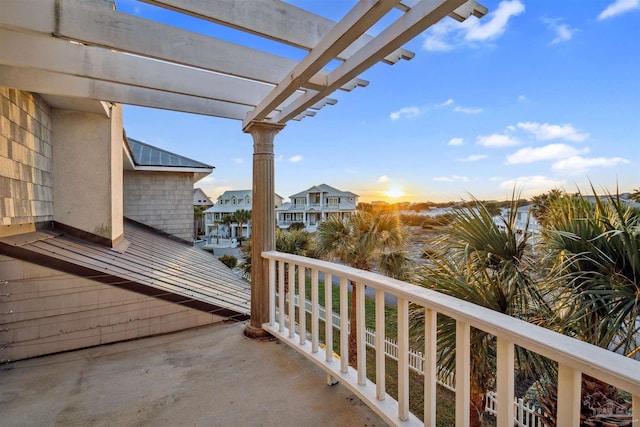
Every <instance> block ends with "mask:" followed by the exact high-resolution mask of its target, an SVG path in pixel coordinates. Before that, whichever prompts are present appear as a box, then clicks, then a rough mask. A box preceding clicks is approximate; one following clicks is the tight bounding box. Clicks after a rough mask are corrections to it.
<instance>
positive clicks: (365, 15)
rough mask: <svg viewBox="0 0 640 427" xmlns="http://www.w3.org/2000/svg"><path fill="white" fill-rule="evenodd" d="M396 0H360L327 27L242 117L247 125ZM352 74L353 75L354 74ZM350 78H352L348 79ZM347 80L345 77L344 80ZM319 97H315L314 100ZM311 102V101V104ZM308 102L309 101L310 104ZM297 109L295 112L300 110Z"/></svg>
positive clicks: (332, 55)
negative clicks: (311, 46) (281, 77)
mask: <svg viewBox="0 0 640 427" xmlns="http://www.w3.org/2000/svg"><path fill="white" fill-rule="evenodd" d="M397 3H398V0H361V1H360V2H359V3H358V4H356V5H355V6H354V8H353V9H351V10H350V11H349V12H348V13H347V15H345V17H344V18H343V19H342V20H341V21H340V22H338V23H337V24H336V25H335V26H334V27H333V28H332V29H331V31H329V32H328V33H327V34H326V35H325V36H324V37H323V38H322V40H321V41H320V42H318V44H317V45H316V46H315V47H314V48H313V49H312V50H311V52H309V54H308V55H307V56H306V57H305V58H304V59H303V60H302V61H300V62H299V63H298V64H297V65H296V66H295V67H294V68H293V69H292V70H291V72H290V73H289V74H288V75H287V76H286V77H285V78H284V79H283V80H282V81H281V82H280V83H279V84H278V86H276V88H275V89H274V90H273V91H271V93H270V94H269V95H267V96H266V97H265V98H264V100H263V101H262V102H260V104H259V105H258V106H257V107H256V108H255V109H254V110H252V111H251V112H250V113H249V114H248V115H247V117H246V118H245V119H244V121H243V123H242V126H243V128H246V127H247V126H248V125H249V123H251V122H252V121H260V120H264V119H265V118H266V117H267V116H268V115H269V114H270V113H271V112H272V111H273V109H274V108H275V107H276V106H278V105H280V104H281V103H282V102H283V101H284V100H285V99H286V98H287V97H288V96H290V95H291V94H292V93H293V92H294V91H295V88H296V87H299V86H301V85H303V84H304V82H305V81H307V80H308V79H309V78H310V77H311V76H313V75H315V74H316V73H317V72H318V71H319V70H321V69H322V67H324V66H325V64H327V63H328V62H330V61H331V60H332V59H333V58H335V56H336V55H337V54H338V53H340V52H342V51H343V50H344V49H345V48H346V47H347V46H349V45H350V44H351V43H352V42H353V41H354V40H355V39H356V38H358V37H360V36H361V35H362V34H363V33H364V32H365V31H367V29H369V27H371V26H372V25H373V24H374V23H376V22H377V21H378V20H379V19H380V18H382V17H383V16H384V15H385V14H386V13H387V12H388V11H389V10H390V9H391V8H393V7H394V6H395V5H396V4H397ZM354 77H355V76H354ZM349 80H351V79H349ZM347 81H348V80H345V81H344V82H345V83H346V82H347ZM318 100H319V99H315V100H314V102H313V103H315V102H317V101H318ZM313 103H311V104H313ZM311 104H310V105H311ZM301 112H302V110H299V111H298V112H297V114H295V115H296V116H297V115H298V114H299V113H301Z"/></svg>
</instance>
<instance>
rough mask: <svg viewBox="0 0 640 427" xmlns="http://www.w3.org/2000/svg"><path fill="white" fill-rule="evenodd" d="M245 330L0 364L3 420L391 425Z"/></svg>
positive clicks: (282, 348) (289, 352)
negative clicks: (244, 331) (250, 336)
mask: <svg viewBox="0 0 640 427" xmlns="http://www.w3.org/2000/svg"><path fill="white" fill-rule="evenodd" d="M243 329H244V324H240V323H219V324H216V325H211V326H207V327H201V328H197V329H191V330H187V331H182V332H177V333H172V334H167V335H162V336H157V337H151V338H145V339H140V340H135V341H128V342H123V343H116V344H109V345H103V346H98V347H93V348H89V349H84V350H77V351H72V352H67V353H61V354H56V355H52V356H44V357H38V358H34V359H29V360H24V361H17V362H12V363H9V364H5V365H0V414H2V415H1V416H0V417H1V421H0V424H2V425H10V426H53V425H64V426H79V425H83V426H107V425H111V426H178V425H181V426H301V425H304V426H309V427H311V426H383V425H386V424H385V423H384V421H383V420H382V419H380V418H379V417H378V416H377V415H376V414H375V413H374V412H372V411H371V410H370V409H369V408H368V407H367V406H366V405H364V404H363V403H362V402H361V401H360V400H359V399H358V398H356V397H355V396H354V395H353V394H352V393H351V392H349V391H348V390H347V389H346V388H345V387H343V386H342V385H340V384H337V385H335V386H328V385H327V383H326V375H325V374H324V372H323V371H321V370H320V369H319V368H317V367H316V366H315V365H313V364H312V363H311V362H309V361H307V360H305V359H304V358H302V357H301V356H300V355H299V354H298V353H297V352H296V351H295V350H293V349H291V348H288V347H287V346H286V345H284V344H280V343H278V342H277V341H271V342H257V341H253V340H250V339H248V338H246V337H244V335H243V334H242V331H243Z"/></svg>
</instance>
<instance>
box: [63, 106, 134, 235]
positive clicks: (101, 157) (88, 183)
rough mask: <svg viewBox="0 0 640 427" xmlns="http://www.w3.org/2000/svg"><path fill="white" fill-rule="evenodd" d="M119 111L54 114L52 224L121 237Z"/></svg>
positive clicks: (66, 111) (117, 108)
mask: <svg viewBox="0 0 640 427" xmlns="http://www.w3.org/2000/svg"><path fill="white" fill-rule="evenodd" d="M120 112H121V107H120V106H119V105H117V104H116V105H112V106H111V107H110V110H109V115H107V114H106V112H105V113H104V114H96V113H89V112H82V111H70V110H58V109H53V112H52V117H53V161H54V162H53V168H52V173H53V180H54V184H55V185H54V188H53V197H54V198H55V203H54V206H53V215H54V220H55V221H57V222H60V223H62V224H65V225H69V226H71V227H74V228H76V229H79V230H82V231H85V232H88V233H90V234H94V235H96V236H100V237H103V238H105V239H107V240H110V241H113V240H116V239H118V238H120V237H121V236H122V233H123V225H122V208H121V206H122V138H123V131H122V115H121V114H120Z"/></svg>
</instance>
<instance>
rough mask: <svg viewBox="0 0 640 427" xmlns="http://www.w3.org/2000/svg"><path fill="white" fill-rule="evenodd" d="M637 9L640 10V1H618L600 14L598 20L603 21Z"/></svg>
mask: <svg viewBox="0 0 640 427" xmlns="http://www.w3.org/2000/svg"><path fill="white" fill-rule="evenodd" d="M636 9H640V0H616V1H614V2H613V3H611V4H610V5H609V6H607V7H606V9H605V10H603V11H602V12H600V14H599V15H598V20H600V21H602V20H603V19H607V18H611V17H613V16H616V15H621V14H623V13H626V12H631V11H632V10H636Z"/></svg>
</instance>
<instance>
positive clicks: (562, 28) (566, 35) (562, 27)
mask: <svg viewBox="0 0 640 427" xmlns="http://www.w3.org/2000/svg"><path fill="white" fill-rule="evenodd" d="M542 22H544V23H545V24H547V28H549V30H550V31H552V32H553V33H554V34H555V38H554V39H553V40H552V41H551V44H556V43H562V42H566V41H569V40H571V39H572V38H573V35H574V34H575V33H576V32H577V31H578V29H577V28H571V27H570V26H569V24H561V23H560V19H551V18H542Z"/></svg>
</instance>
